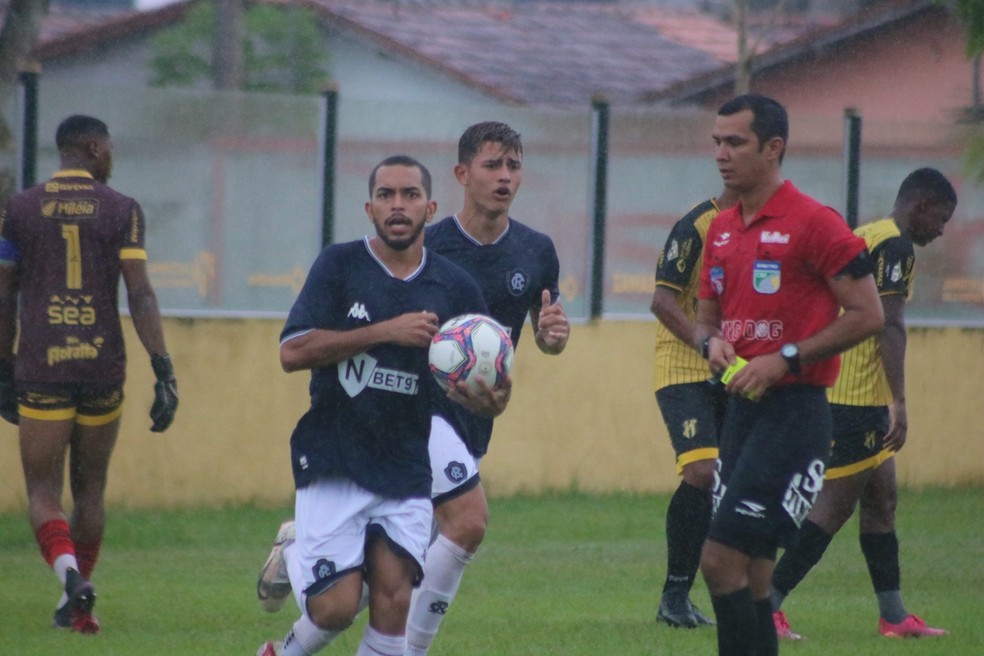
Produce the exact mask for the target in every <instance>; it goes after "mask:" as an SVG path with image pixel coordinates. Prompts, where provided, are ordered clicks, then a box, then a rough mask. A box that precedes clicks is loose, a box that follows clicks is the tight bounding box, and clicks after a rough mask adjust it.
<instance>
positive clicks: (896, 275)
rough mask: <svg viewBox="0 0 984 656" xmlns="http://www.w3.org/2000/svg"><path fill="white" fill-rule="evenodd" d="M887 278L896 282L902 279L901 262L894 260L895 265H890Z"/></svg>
mask: <svg viewBox="0 0 984 656" xmlns="http://www.w3.org/2000/svg"><path fill="white" fill-rule="evenodd" d="M888 278H889V280H891V281H892V282H898V281H900V280H902V263H901V262H896V263H895V266H893V267H892V273H890V274H889V276H888Z"/></svg>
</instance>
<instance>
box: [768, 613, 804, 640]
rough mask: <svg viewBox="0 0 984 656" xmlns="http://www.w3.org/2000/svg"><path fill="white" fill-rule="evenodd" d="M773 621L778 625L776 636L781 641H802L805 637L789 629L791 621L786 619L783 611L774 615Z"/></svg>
mask: <svg viewBox="0 0 984 656" xmlns="http://www.w3.org/2000/svg"><path fill="white" fill-rule="evenodd" d="M772 621H773V622H775V624H776V636H778V637H779V639H780V640H802V639H803V636H801V635H800V634H798V633H795V632H794V631H793V630H792V629H791V628H789V620H787V619H786V613H784V612H782V611H781V610H777V611H776V612H774V613H772Z"/></svg>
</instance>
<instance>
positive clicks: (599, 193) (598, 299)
mask: <svg viewBox="0 0 984 656" xmlns="http://www.w3.org/2000/svg"><path fill="white" fill-rule="evenodd" d="M608 109H609V107H608V100H607V99H606V98H605V97H604V96H601V95H596V96H594V97H593V98H592V99H591V162H592V178H593V180H592V182H593V184H592V186H591V190H592V194H591V207H592V212H593V219H594V220H593V227H592V248H591V318H592V319H598V318H600V317H601V313H602V305H603V300H604V290H605V216H606V212H607V206H606V201H607V196H608Z"/></svg>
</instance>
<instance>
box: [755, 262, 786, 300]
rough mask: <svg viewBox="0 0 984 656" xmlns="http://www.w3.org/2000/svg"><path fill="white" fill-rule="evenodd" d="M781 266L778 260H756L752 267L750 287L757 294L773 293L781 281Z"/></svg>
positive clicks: (777, 289)
mask: <svg viewBox="0 0 984 656" xmlns="http://www.w3.org/2000/svg"><path fill="white" fill-rule="evenodd" d="M780 274H781V266H780V264H779V263H778V262H770V261H768V260H756V261H755V267H754V268H753V269H752V287H754V288H755V291H757V292H758V293H759V294H775V293H776V292H777V291H779V284H780V282H782V276H781V275H780Z"/></svg>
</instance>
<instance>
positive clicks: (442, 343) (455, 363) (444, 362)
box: [428, 314, 513, 392]
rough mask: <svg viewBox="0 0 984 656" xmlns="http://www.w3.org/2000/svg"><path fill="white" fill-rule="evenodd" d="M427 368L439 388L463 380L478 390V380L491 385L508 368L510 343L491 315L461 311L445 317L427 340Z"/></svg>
mask: <svg viewBox="0 0 984 656" xmlns="http://www.w3.org/2000/svg"><path fill="white" fill-rule="evenodd" d="M428 355H429V359H430V370H431V373H432V374H434V378H435V380H437V383H438V385H440V386H441V389H443V390H445V391H446V390H447V389H448V387H450V386H451V385H452V384H454V383H457V382H458V381H464V382H465V383H467V384H468V386H469V387H470V388H471V389H472V390H474V391H476V392H477V391H478V390H480V389H481V387H480V385H479V383H478V381H479V380H484V381H485V382H486V383H488V385H489V387H495V386H496V385H498V384H499V383H500V382H502V379H503V378H505V377H506V376H507V375H508V374H509V372H510V371H511V370H512V364H513V346H512V340H511V339H509V334H508V333H507V332H506V329H505V328H503V327H502V325H501V324H500V323H499V322H497V321H496V320H495V319H493V318H491V317H487V316H485V315H482V314H463V315H461V316H460V317H455V318H454V319H451V320H449V321H447V322H446V323H445V324H444V325H443V326H441V328H440V330H438V331H437V334H436V335H434V339H433V340H431V345H430V351H429V354H428Z"/></svg>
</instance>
